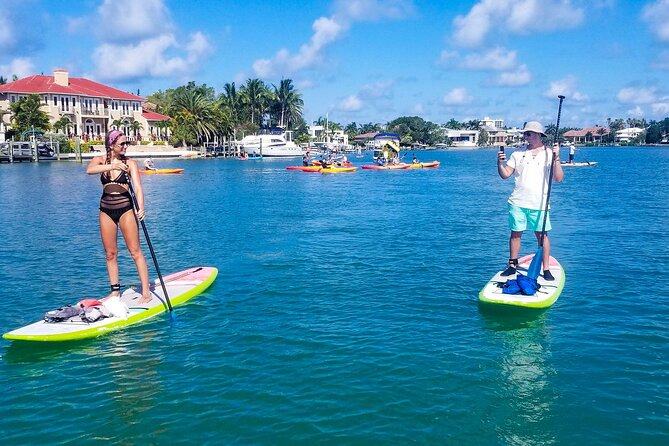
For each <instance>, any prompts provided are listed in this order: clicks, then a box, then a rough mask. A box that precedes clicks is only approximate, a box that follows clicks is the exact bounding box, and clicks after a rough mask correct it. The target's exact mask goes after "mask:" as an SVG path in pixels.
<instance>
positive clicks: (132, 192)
mask: <svg viewBox="0 0 669 446" xmlns="http://www.w3.org/2000/svg"><path fill="white" fill-rule="evenodd" d="M126 175H128V191H129V192H130V197H131V198H132V203H133V205H134V206H135V209H137V210H138V211H139V203H138V202H137V197H136V196H135V189H134V188H133V186H132V178H131V177H130V175H129V174H128V172H126ZM138 220H139V219H138ZM139 222H140V224H141V226H142V231H143V232H144V239H146V245H147V246H148V247H149V252H150V253H151V258H152V259H153V265H154V266H155V267H156V273H157V274H158V279H159V280H160V286H161V288H162V289H163V294H164V296H165V301H166V302H167V308H168V309H169V310H170V313H171V312H172V302H170V296H168V295H167V288H166V287H165V281H164V280H163V275H162V274H161V273H160V267H159V266H158V259H157V258H156V253H155V251H154V250H153V245H152V244H151V237H149V231H148V230H147V229H146V223H144V220H143V219H142V220H139Z"/></svg>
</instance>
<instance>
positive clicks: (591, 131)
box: [563, 125, 611, 144]
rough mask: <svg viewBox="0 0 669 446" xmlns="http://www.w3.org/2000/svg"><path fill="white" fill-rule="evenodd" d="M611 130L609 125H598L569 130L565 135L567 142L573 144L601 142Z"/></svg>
mask: <svg viewBox="0 0 669 446" xmlns="http://www.w3.org/2000/svg"><path fill="white" fill-rule="evenodd" d="M610 131H611V130H610V129H609V128H608V127H602V126H598V125H597V126H594V127H586V128H584V129H581V130H569V131H567V132H565V133H564V135H563V137H564V139H565V141H566V142H570V143H573V144H588V143H590V144H601V143H602V142H603V140H604V137H606V136H608V134H609V132H610Z"/></svg>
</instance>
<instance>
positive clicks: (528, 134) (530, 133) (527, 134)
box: [523, 132, 534, 136]
mask: <svg viewBox="0 0 669 446" xmlns="http://www.w3.org/2000/svg"><path fill="white" fill-rule="evenodd" d="M533 133H534V132H523V136H530V135H532V134H533Z"/></svg>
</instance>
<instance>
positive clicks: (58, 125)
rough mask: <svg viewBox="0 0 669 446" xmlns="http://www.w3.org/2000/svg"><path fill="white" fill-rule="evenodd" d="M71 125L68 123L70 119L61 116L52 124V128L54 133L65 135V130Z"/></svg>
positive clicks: (70, 122)
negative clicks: (61, 132)
mask: <svg viewBox="0 0 669 446" xmlns="http://www.w3.org/2000/svg"><path fill="white" fill-rule="evenodd" d="M71 125H72V121H70V118H68V117H67V116H61V117H60V119H59V120H57V121H56V122H54V123H53V125H52V127H53V129H54V130H55V131H56V132H60V131H61V130H62V131H63V133H65V134H67V129H68V128H69V127H70V126H71Z"/></svg>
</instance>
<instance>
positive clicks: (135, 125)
mask: <svg viewBox="0 0 669 446" xmlns="http://www.w3.org/2000/svg"><path fill="white" fill-rule="evenodd" d="M128 121H129V122H127V123H126V125H127V127H128V128H129V129H130V130H132V131H133V133H134V134H135V139H136V140H137V139H140V138H138V135H139V131H140V130H142V129H143V128H144V126H143V125H142V123H141V122H139V121H138V120H136V119H135V118H130V119H128ZM140 136H141V135H140Z"/></svg>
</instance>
